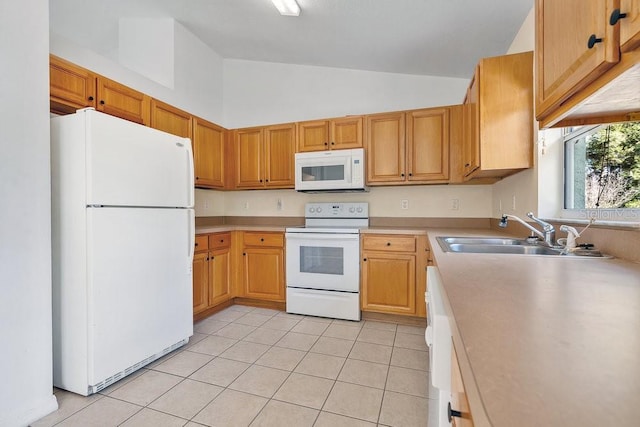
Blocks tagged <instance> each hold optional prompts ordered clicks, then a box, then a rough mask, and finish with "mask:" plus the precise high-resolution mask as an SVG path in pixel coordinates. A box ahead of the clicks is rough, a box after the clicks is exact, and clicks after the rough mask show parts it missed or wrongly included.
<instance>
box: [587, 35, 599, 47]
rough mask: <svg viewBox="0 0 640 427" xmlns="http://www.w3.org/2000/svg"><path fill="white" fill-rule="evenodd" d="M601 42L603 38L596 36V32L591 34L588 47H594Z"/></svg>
mask: <svg viewBox="0 0 640 427" xmlns="http://www.w3.org/2000/svg"><path fill="white" fill-rule="evenodd" d="M600 42H602V39H601V38H598V37H596V35H595V34H591V36H590V37H589V40H588V41H587V47H588V48H589V49H593V47H594V46H595V45H596V43H600Z"/></svg>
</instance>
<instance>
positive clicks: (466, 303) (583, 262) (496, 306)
mask: <svg viewBox="0 0 640 427" xmlns="http://www.w3.org/2000/svg"><path fill="white" fill-rule="evenodd" d="M494 234H496V233H495V232H492V231H490V230H476V231H474V230H461V229H452V230H433V229H430V230H429V240H430V243H431V247H432V249H433V255H434V257H435V261H436V264H437V266H438V269H439V272H440V275H441V277H442V282H443V287H444V289H445V292H446V297H447V301H446V302H445V305H446V306H447V308H448V309H449V310H450V311H451V314H452V315H453V322H452V333H453V335H454V337H453V338H454V344H455V346H456V350H457V352H458V357H459V359H460V368H461V371H462V376H463V380H464V383H465V387H466V388H467V394H468V397H469V403H470V405H471V412H472V414H473V417H474V422H475V423H476V426H479V427H482V426H494V427H514V426H517V427H528V426H532V427H533V426H535V427H539V426H544V427H554V426H563V427H565V426H581V427H584V426H594V427H603V426H631V425H634V426H635V425H640V265H638V264H633V263H630V262H626V261H622V260H618V259H591V258H589V259H587V258H565V257H546V256H527V255H497V254H461V253H445V252H443V251H442V250H441V248H440V246H439V245H438V243H437V241H436V239H435V238H436V236H438V235H449V236H464V235H494ZM461 349H464V351H461Z"/></svg>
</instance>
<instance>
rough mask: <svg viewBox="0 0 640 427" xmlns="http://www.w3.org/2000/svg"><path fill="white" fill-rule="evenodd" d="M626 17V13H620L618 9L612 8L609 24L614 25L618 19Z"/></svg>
mask: <svg viewBox="0 0 640 427" xmlns="http://www.w3.org/2000/svg"><path fill="white" fill-rule="evenodd" d="M626 17H627V14H626V13H620V9H613V12H611V17H610V18H609V25H616V24H617V23H618V21H619V20H621V19H624V18H626Z"/></svg>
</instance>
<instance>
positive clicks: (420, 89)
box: [224, 59, 471, 128]
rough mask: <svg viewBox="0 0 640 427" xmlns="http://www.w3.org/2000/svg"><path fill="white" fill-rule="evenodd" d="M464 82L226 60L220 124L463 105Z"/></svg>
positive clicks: (240, 125) (239, 124) (445, 78)
mask: <svg viewBox="0 0 640 427" xmlns="http://www.w3.org/2000/svg"><path fill="white" fill-rule="evenodd" d="M469 77H471V76H469ZM468 84H469V80H468V79H459V78H448V77H433V76H416V75H409V74H394V73H380V72H373V71H361V70H347V69H342V68H330V67H316V66H308V65H293V64H277V63H271V62H258V61H245V60H237V59H225V60H224V117H225V121H224V123H225V124H226V126H227V127H229V128H238V127H247V126H256V125H265V124H275V123H284V122H293V121H302V120H312V119H320V118H328V117H340V116H344V115H349V114H366V113H379V112H383V111H396V110H408V109H414V108H424V107H433V106H441V105H450V104H461V103H462V100H463V98H464V94H465V91H466V89H467V85H468Z"/></svg>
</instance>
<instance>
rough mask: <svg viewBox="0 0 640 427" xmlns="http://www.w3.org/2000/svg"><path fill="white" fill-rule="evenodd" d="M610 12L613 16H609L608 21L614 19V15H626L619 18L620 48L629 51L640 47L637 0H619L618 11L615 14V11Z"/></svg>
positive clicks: (639, 3) (639, 7) (638, 3)
mask: <svg viewBox="0 0 640 427" xmlns="http://www.w3.org/2000/svg"><path fill="white" fill-rule="evenodd" d="M612 13H613V14H614V15H613V18H611V17H610V18H609V19H610V23H611V22H613V21H615V17H616V16H618V17H621V16H622V14H625V15H626V16H625V17H624V18H619V22H620V50H621V51H622V52H629V51H632V50H634V49H637V48H638V47H640V2H639V1H638V0H620V9H619V13H618V14H617V15H616V14H615V12H612ZM614 25H615V24H614Z"/></svg>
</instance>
